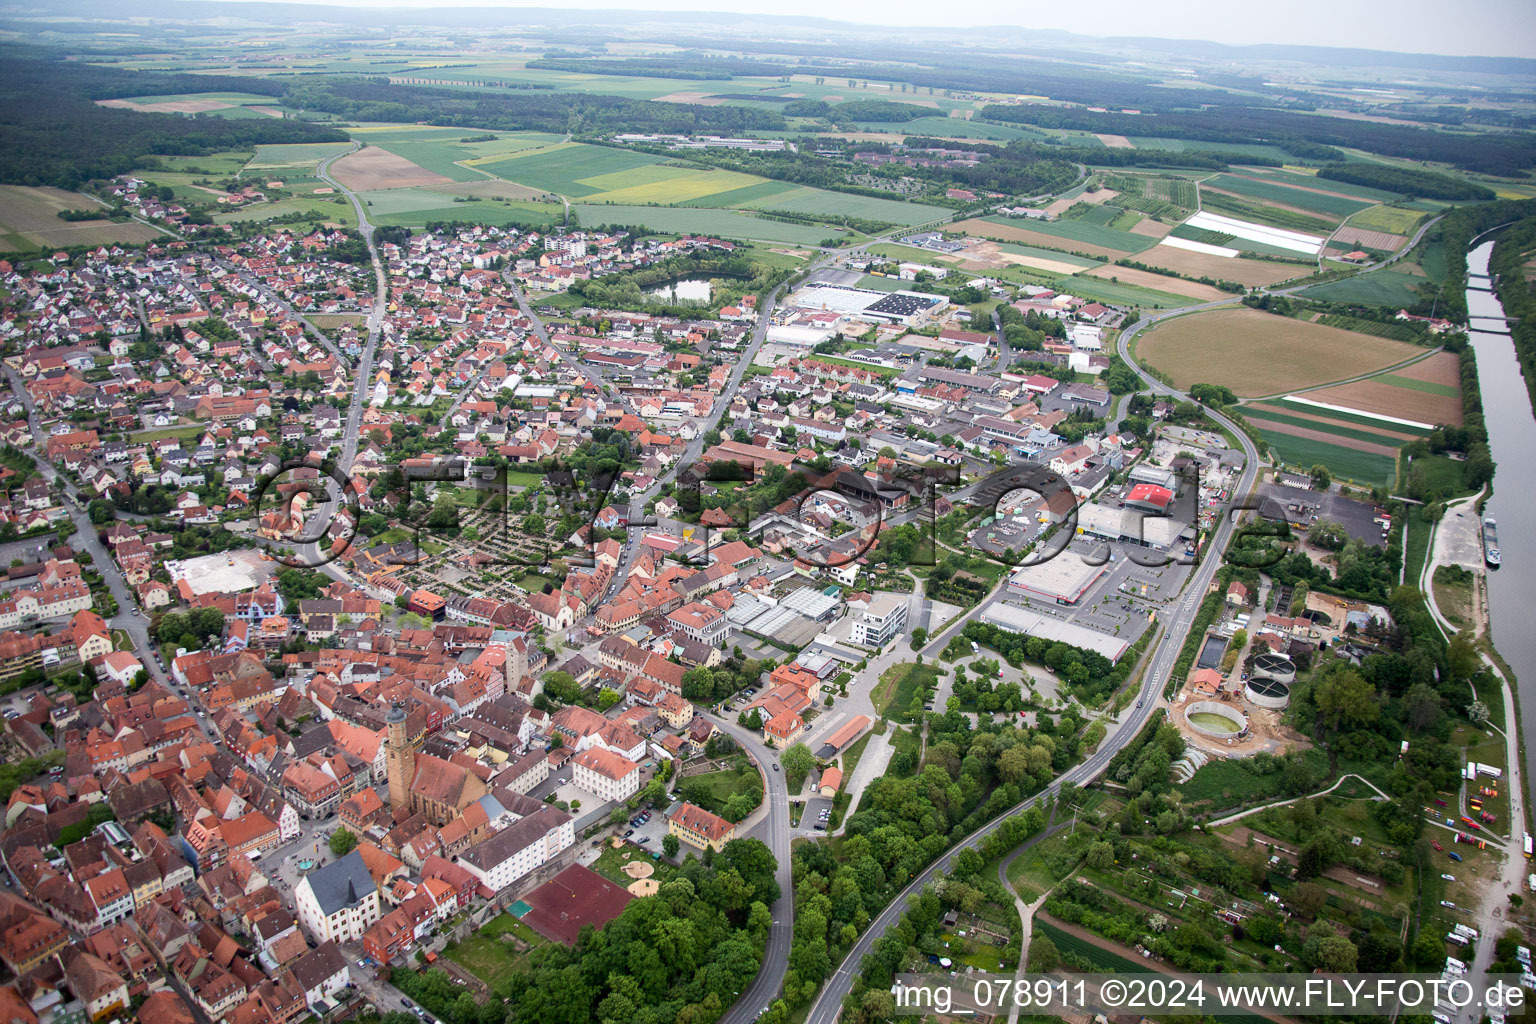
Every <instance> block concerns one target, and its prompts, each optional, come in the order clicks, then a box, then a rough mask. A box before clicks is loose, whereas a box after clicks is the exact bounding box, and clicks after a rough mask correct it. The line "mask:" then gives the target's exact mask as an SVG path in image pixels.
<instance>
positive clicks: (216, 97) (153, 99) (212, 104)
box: [96, 92, 286, 117]
mask: <svg viewBox="0 0 1536 1024" xmlns="http://www.w3.org/2000/svg"><path fill="white" fill-rule="evenodd" d="M96 103H97V105H98V106H103V107H117V108H119V109H121V110H136V111H138V112H139V113H141V114H213V115H215V116H217V117H282V116H283V114H284V112H285V110H286V108H285V107H283V105H282V101H281V100H280V99H279V98H278V97H276V96H262V95H259V94H257V93H251V92H190V93H179V94H177V95H173V96H133V97H129V98H127V99H116V100H97V101H96Z"/></svg>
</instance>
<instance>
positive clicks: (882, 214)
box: [745, 188, 953, 227]
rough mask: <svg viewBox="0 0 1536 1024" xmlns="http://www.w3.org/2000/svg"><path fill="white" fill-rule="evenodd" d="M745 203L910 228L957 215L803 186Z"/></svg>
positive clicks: (936, 207)
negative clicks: (855, 218) (882, 222)
mask: <svg viewBox="0 0 1536 1024" xmlns="http://www.w3.org/2000/svg"><path fill="white" fill-rule="evenodd" d="M745 205H747V206H751V207H755V208H756V209H759V210H784V211H785V212H787V213H804V214H809V215H811V216H813V217H814V216H829V217H830V216H848V217H857V218H859V219H861V220H878V221H884V222H885V223H887V224H901V225H903V226H907V227H910V226H912V225H916V224H927V223H929V222H931V221H936V220H940V219H947V218H948V217H950V216H951V215H952V214H953V211H952V210H946V209H944V208H943V207H939V206H925V205H923V204H922V203H903V202H900V201H899V200H895V199H880V198H877V197H875V196H856V195H851V194H849V193H846V192H828V191H826V190H825V189H819V188H799V189H796V190H795V191H793V192H786V193H782V194H780V195H777V196H770V197H768V198H767V199H758V200H754V201H752V202H749V203H746V204H745Z"/></svg>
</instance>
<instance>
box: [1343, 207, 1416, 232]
mask: <svg viewBox="0 0 1536 1024" xmlns="http://www.w3.org/2000/svg"><path fill="white" fill-rule="evenodd" d="M1425 216H1427V214H1426V213H1425V211H1423V210H1405V209H1403V208H1402V207H1400V206H1373V207H1371V208H1370V209H1368V210H1361V211H1360V212H1359V213H1357V214H1355V215H1354V216H1352V217H1350V218H1349V226H1350V227H1352V228H1360V229H1362V230H1364V231H1381V232H1385V233H1386V234H1389V235H1412V234H1413V232H1414V229H1415V228H1417V227H1418V226H1419V223H1420V222H1421V221H1423V220H1424V218H1425Z"/></svg>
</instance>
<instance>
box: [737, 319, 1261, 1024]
mask: <svg viewBox="0 0 1536 1024" xmlns="http://www.w3.org/2000/svg"><path fill="white" fill-rule="evenodd" d="M1222 304H1223V303H1221V302H1214V303H1206V304H1203V305H1199V306H1187V307H1184V308H1183V309H1179V310H1170V311H1168V312H1166V313H1160V314H1158V315H1157V316H1153V317H1148V318H1145V319H1143V320H1140V321H1138V322H1137V323H1136V324H1135V325H1133V326H1132V327H1130V328H1128V329H1127V330H1126V331H1125V332H1124V333H1122V334H1121V336H1120V341H1119V352H1120V358H1121V359H1123V360H1124V361H1125V363H1126V365H1128V366H1130V367H1131V368H1132V369H1134V370H1135V371H1136V373H1137V374H1138V375H1140V376H1141V378H1142V381H1143V382H1144V383H1145V384H1146V385H1147V387H1148V389H1149V390H1150V391H1151V392H1152V393H1153V394H1154V395H1157V396H1159V397H1166V398H1172V399H1175V400H1183V399H1185V398H1187V396H1186V395H1185V394H1184V393H1183V392H1181V391H1178V390H1176V389H1175V388H1172V387H1169V386H1168V385H1166V384H1164V383H1162V382H1161V381H1159V380H1157V379H1156V378H1154V377H1152V376H1151V375H1150V374H1149V373H1147V372H1146V371H1145V370H1143V369H1142V368H1141V367H1140V366H1139V365H1138V364H1137V363H1136V362H1135V360H1134V358H1133V357H1132V356H1131V351H1130V344H1131V342H1132V341H1133V340H1134V339H1135V337H1136V335H1137V334H1139V333H1140V332H1141V331H1142V330H1144V329H1146V328H1147V327H1150V326H1152V325H1153V324H1156V323H1157V322H1159V321H1161V320H1163V319H1166V318H1167V317H1170V316H1175V315H1178V314H1180V313H1188V312H1192V311H1194V310H1196V309H1203V308H1205V306H1215V305H1222ZM1210 416H1211V418H1212V419H1213V420H1215V421H1216V422H1217V423H1219V424H1220V425H1221V426H1223V427H1224V428H1226V429H1227V430H1228V431H1229V432H1231V434H1232V435H1233V437H1235V438H1236V439H1237V441H1238V444H1239V445H1240V446H1241V447H1242V449H1243V454H1244V456H1245V458H1246V461H1245V463H1244V466H1243V472H1242V475H1241V476H1240V477H1239V481H1238V485H1237V487H1236V488H1235V489H1234V494H1242V495H1246V494H1248V493H1249V492H1250V491H1251V490H1252V489H1253V484H1254V481H1255V480H1256V479H1257V477H1258V470H1259V452H1258V449H1257V448H1256V447H1255V446H1254V444H1253V441H1252V440H1250V439H1249V437H1248V435H1247V434H1245V433H1244V432H1243V431H1242V429H1241V428H1240V427H1238V425H1237V424H1236V423H1234V422H1232V421H1231V420H1229V419H1227V418H1226V417H1225V416H1222V415H1221V414H1219V413H1217V412H1214V411H1210ZM1234 527H1235V517H1232V516H1228V517H1225V518H1223V519H1222V521H1221V523H1220V525H1218V526H1217V528H1216V530H1215V532H1214V534H1213V535H1212V536H1211V538H1210V540H1209V541H1208V542H1207V544H1206V545H1205V548H1204V550H1205V551H1206V553H1207V557H1205V558H1203V559H1202V560H1201V562H1200V564H1199V565H1198V566H1196V567H1195V570H1194V572H1192V573H1191V574H1190V577H1189V580H1188V582H1187V583H1186V584H1185V587H1184V593H1183V595H1182V596H1181V597H1180V598H1179V601H1178V604H1176V605H1175V606H1174V608H1173V611H1172V612H1171V613H1169V614H1167V615H1166V616H1165V618H1164V619H1163V634H1162V636H1161V637H1159V638H1158V640H1157V642H1156V645H1155V646H1154V647H1153V648H1152V650H1151V652H1150V654H1149V655H1147V664H1146V668H1145V670H1144V671H1143V673H1142V677H1141V685H1140V687H1139V688H1138V691H1137V699H1136V703H1135V705H1134V706H1132V707H1131V708H1129V709H1127V712H1126V715H1127V717H1126V718H1124V719H1122V720H1121V726H1120V728H1119V729H1117V730H1116V731H1115V732H1114V733H1113V734H1112V735H1111V736H1109V737H1107V738H1106V740H1105V742H1104V743H1103V745H1102V746H1101V747H1100V749H1099V750H1098V751H1097V752H1096V753H1094V754H1092V755H1090V756H1089V758H1088V759H1087V760H1086V761H1084V762H1083V763H1082V764H1079V765H1077V766H1075V767H1073V768H1071V769H1069V770H1068V771H1067V772H1066V773H1064V774H1063V775H1061V776H1060V777H1059V778H1057V779H1056V781H1054V782H1052V783H1051V785H1050V786H1048V787H1046V789H1044V790H1043V791H1041V792H1040V793H1037V794H1035V795H1034V796H1032V797H1030V798H1029V799H1028V800H1025V801H1023V802H1021V803H1019V804H1018V805H1016V806H1015V807H1013V808H1012V809H1010V810H1008V811H1006V812H1004V813H1003V814H1000V815H998V816H997V817H996V818H994V819H993V820H992V821H991V822H989V823H988V824H986V825H983V826H982V827H981V828H979V829H977V830H976V831H975V832H973V833H971V834H970V835H969V836H967V837H966V838H964V839H962V840H961V841H960V842H959V843H958V844H956V845H955V846H954V847H953V848H951V849H950V851H949V852H948V853H947V854H945V855H944V856H942V857H940V858H939V859H938V860H936V861H935V862H934V863H933V864H931V865H930V866H929V867H928V868H927V869H926V870H924V871H922V872H919V873H918V875H917V876H916V877H915V878H913V879H912V881H911V882H909V883H908V884H907V887H906V888H905V889H903V890H902V891H901V892H900V893H898V894H897V895H896V898H895V899H893V900H892V901H891V902H890V904H889V905H888V906H887V907H886V908H885V909H884V910H883V911H881V912H880V915H879V916H878V917H876V918H875V919H874V920H873V921H871V922H870V925H869V927H868V928H866V929H865V930H864V933H863V934H862V935H860V936H859V938H858V941H857V942H855V943H854V944H853V948H852V949H850V950H849V951H848V955H847V956H846V957H844V958H843V960H842V962H841V963H840V964H838V966H837V970H836V971H834V972H833V974H832V977H831V978H830V979H828V980H827V983H826V984H825V985H824V986H823V987H822V990H821V993H820V994H819V995H818V996H817V999H816V1001H815V1003H813V1004H812V1005H811V1009H810V1013H809V1015H808V1016H807V1017H806V1021H807V1024H832V1022H833V1021H835V1020H836V1019H837V1017H838V1015H839V1014H840V1013H841V1012H842V1005H843V999H844V997H846V996H847V995H848V993H849V991H850V990H851V989H852V988H853V980H854V978H855V977H856V976H857V975H858V973H859V965H860V962H861V961H862V960H863V958H864V957H865V955H866V954H868V953H869V952H870V951H871V950H872V949H873V948H874V944H875V942H876V941H877V940H879V939H880V938H881V937H882V936H884V935H885V933H886V932H888V931H889V930H890V929H891V927H892V926H893V925H895V924H896V923H897V922H898V921H899V920H900V919H901V917H902V915H903V914H905V913H906V910H907V900H908V899H909V898H910V897H911V896H913V895H915V894H916V893H918V892H920V891H921V890H922V888H923V887H924V886H925V885H928V884H929V883H930V882H932V881H934V880H935V879H936V878H938V877H939V876H940V875H943V874H947V873H948V872H949V870H950V868H951V866H952V864H953V862H954V859H955V856H956V855H957V854H958V853H959V852H960V851H961V850H966V849H974V848H976V847H977V846H979V845H980V844H981V842H982V841H983V840H984V839H986V837H987V836H989V835H990V834H991V833H992V832H993V831H995V830H996V829H997V828H998V827H999V826H1000V825H1001V824H1002V822H1003V820H1004V819H1006V818H1008V817H1010V816H1011V815H1014V814H1018V813H1020V812H1021V811H1024V810H1026V809H1027V808H1029V807H1031V806H1033V805H1035V804H1037V803H1040V802H1042V801H1043V800H1045V799H1047V798H1054V797H1055V796H1056V795H1057V794H1058V793H1059V792H1060V791H1061V787H1062V785H1063V784H1065V783H1072V784H1075V785H1083V784H1084V783H1087V782H1090V781H1091V780H1093V779H1094V778H1096V777H1097V776H1098V775H1099V773H1100V772H1102V771H1103V770H1104V769H1105V767H1107V766H1108V764H1109V762H1110V760H1111V759H1112V758H1114V756H1115V755H1116V754H1117V753H1119V751H1120V749H1121V748H1122V747H1124V746H1125V745H1126V743H1128V742H1130V741H1131V740H1132V739H1133V738H1134V737H1135V736H1136V735H1137V734H1138V733H1139V732H1140V731H1141V729H1142V727H1143V726H1144V725H1145V724H1146V723H1147V721H1148V720H1149V719H1150V718H1151V717H1152V715H1153V713H1154V712H1155V711H1156V710H1157V705H1158V701H1159V697H1160V695H1161V693H1162V691H1163V688H1164V687H1165V686H1166V685H1167V682H1168V677H1169V675H1170V674H1171V673H1172V670H1173V665H1174V662H1175V661H1177V660H1178V657H1179V651H1180V650H1181V649H1182V648H1183V646H1184V640H1185V637H1186V636H1187V635H1188V633H1189V629H1190V626H1191V625H1192V624H1193V622H1194V619H1195V615H1196V614H1197V613H1198V611H1199V609H1200V603H1201V601H1203V600H1204V598H1205V595H1206V591H1207V590H1208V589H1209V587H1210V583H1211V580H1212V579H1213V578H1214V576H1215V574H1216V569H1217V567H1218V565H1219V564H1220V563H1219V557H1220V552H1222V551H1223V550H1225V548H1226V546H1227V542H1228V540H1229V539H1230V538H1231V534H1232V530H1233V529H1234ZM952 633H953V630H948V631H946V632H945V635H944V636H942V637H939V638H936V639H935V640H933V641H932V642H931V643H929V644H928V645H927V647H925V648H924V649H923V651H922V653H923V655H924V656H927V657H933V656H936V655H937V654H938V653H939V651H941V650H942V649H943V646H942V645H943V644H945V643H947V642H948V638H949V636H950V635H951V634H952ZM768 966H769V965H768V963H767V962H766V961H765V963H764V971H765V972H766V970H767V969H768ZM781 977H782V976H781Z"/></svg>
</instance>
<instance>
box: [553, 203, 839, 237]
mask: <svg viewBox="0 0 1536 1024" xmlns="http://www.w3.org/2000/svg"><path fill="white" fill-rule="evenodd" d="M571 208H572V209H573V210H575V211H576V214H577V216H578V217H579V218H580V222H581V223H582V224H583V225H586V226H588V227H596V226H598V225H600V224H627V225H631V226H635V225H644V226H645V227H648V228H650V229H651V230H653V231H663V232H675V233H677V234H700V235H719V236H722V237H725V238H748V239H760V240H762V241H766V242H792V243H795V244H797V245H815V244H817V243H818V242H820V241H821V240H822V239H824V238H836V237H840V236H841V235H842V234H843V233H842V232H841V231H838V230H836V229H835V228H825V227H816V226H814V225H809V226H807V225H804V224H788V223H785V222H783V221H773V220H765V219H763V218H761V217H754V216H752V215H751V214H749V213H741V212H739V211H737V210H711V209H701V208H695V207H686V206H587V205H580V206H572V207H571Z"/></svg>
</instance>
